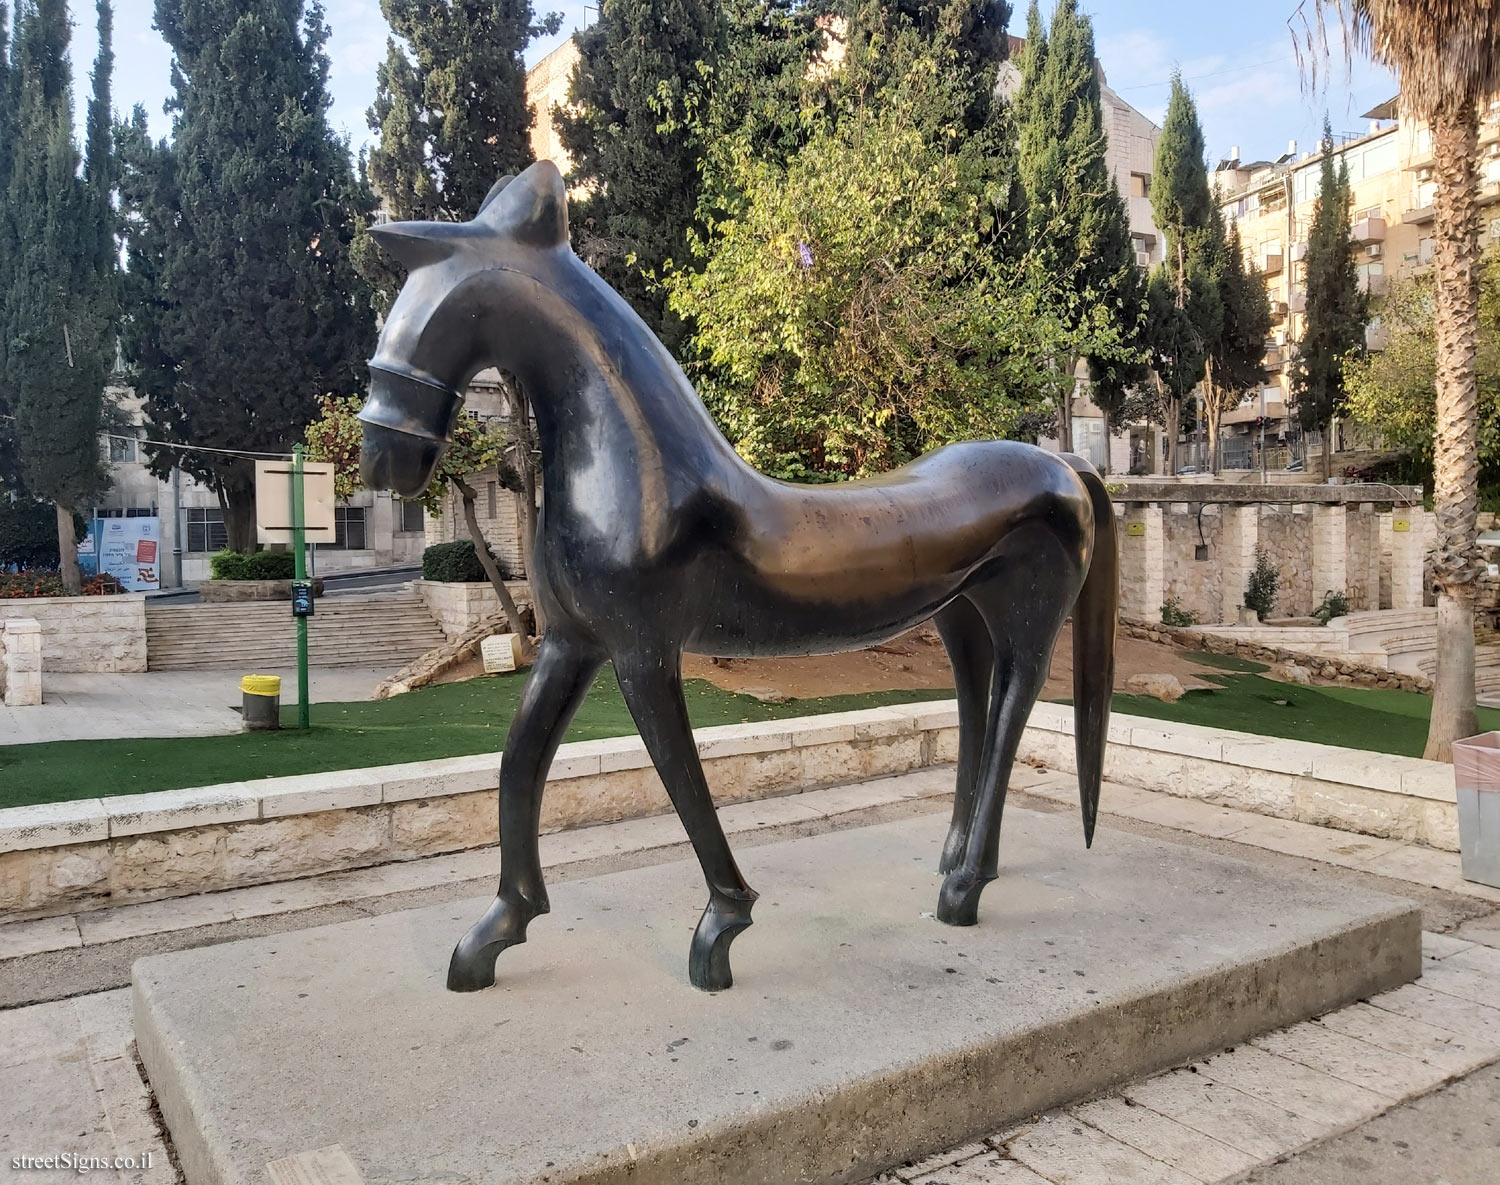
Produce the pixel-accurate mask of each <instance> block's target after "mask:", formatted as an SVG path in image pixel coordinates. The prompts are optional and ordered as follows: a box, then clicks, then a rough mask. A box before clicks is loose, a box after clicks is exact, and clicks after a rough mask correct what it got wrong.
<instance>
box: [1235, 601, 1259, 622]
mask: <svg viewBox="0 0 1500 1185" xmlns="http://www.w3.org/2000/svg"><path fill="white" fill-rule="evenodd" d="M1235 624H1236V625H1259V624H1260V616H1259V615H1258V614H1257V613H1256V612H1255V610H1254V609H1252V608H1250V606H1248V605H1241V606H1240V619H1239V621H1238V622H1236V623H1235Z"/></svg>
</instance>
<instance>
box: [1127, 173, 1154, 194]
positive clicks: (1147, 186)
mask: <svg viewBox="0 0 1500 1185" xmlns="http://www.w3.org/2000/svg"><path fill="white" fill-rule="evenodd" d="M1130 196H1131V197H1138V198H1143V197H1150V196H1151V174H1150V173H1132V174H1130Z"/></svg>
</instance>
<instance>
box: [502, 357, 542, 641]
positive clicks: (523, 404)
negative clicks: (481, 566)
mask: <svg viewBox="0 0 1500 1185" xmlns="http://www.w3.org/2000/svg"><path fill="white" fill-rule="evenodd" d="M511 394H512V399H511V412H512V415H511V434H512V436H513V437H514V438H515V441H516V452H517V454H518V456H517V461H518V464H517V468H518V469H520V471H521V486H522V490H521V492H520V493H519V494H517V495H516V497H517V499H518V500H519V509H520V511H521V516H520V519H521V563H522V565H523V566H524V567H525V569H526V579H527V580H530V581H532V582H533V583H532V586H531V612H532V615H533V616H534V617H535V618H536V632H537V633H538V634H539V635H540V634H544V633H546V632H547V620H546V617H545V616H544V615H543V613H542V602H541V598H540V597H538V596H537V595H536V584H535V580H536V532H537V510H536V490H537V476H538V474H537V460H536V459H537V447H536V438H535V436H534V435H533V434H532V431H531V404H530V402H529V401H528V400H527V398H526V392H525V391H523V390H522V389H521V386H520V384H519V383H516V382H514V381H512V383H511Z"/></svg>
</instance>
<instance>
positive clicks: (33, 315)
mask: <svg viewBox="0 0 1500 1185" xmlns="http://www.w3.org/2000/svg"><path fill="white" fill-rule="evenodd" d="M98 18H99V56H98V59H97V60H96V62H95V65H94V79H93V82H94V89H93V95H92V98H91V99H90V103H89V112H88V143H87V154H86V157H85V158H84V159H83V161H82V165H83V168H82V171H81V173H80V168H79V166H80V153H79V151H78V147H77V145H76V144H75V143H74V140H73V99H72V79H71V75H70V69H69V64H68V44H69V41H70V40H71V36H72V28H71V22H70V20H69V16H68V6H67V3H66V0H23V2H22V3H21V5H20V7H19V9H18V11H17V20H16V26H15V28H16V36H15V47H14V51H13V56H12V59H11V74H12V83H13V86H12V91H11V95H12V98H11V102H12V103H13V104H14V108H13V110H14V119H13V122H12V138H11V140H10V142H9V143H8V144H7V145H5V146H4V148H5V149H6V150H7V151H9V153H10V154H11V155H10V161H9V164H8V166H7V171H8V173H9V177H8V182H9V185H8V188H7V192H6V200H5V207H6V211H5V213H6V223H7V226H6V231H5V238H6V248H5V255H6V263H7V274H6V276H5V291H4V310H3V311H4V320H3V324H0V335H3V342H4V385H5V387H6V388H7V389H8V391H9V396H8V399H7V406H8V409H9V414H10V415H12V416H13V417H14V428H13V433H14V442H15V446H16V451H17V452H18V453H19V457H20V463H21V464H20V469H21V484H22V485H23V486H24V488H25V489H26V490H27V491H28V492H29V493H31V494H32V495H33V496H35V497H39V498H42V499H45V500H46V501H48V502H51V503H52V504H53V505H54V506H55V507H56V518H57V535H58V556H59V562H60V568H61V574H62V582H63V586H64V588H65V589H66V590H67V591H68V593H69V594H71V595H77V594H78V593H79V591H80V590H81V580H80V576H79V571H78V545H77V536H76V524H75V521H74V513H75V511H77V510H78V509H79V508H81V507H86V506H88V505H89V504H90V502H91V501H92V499H93V498H94V497H95V496H96V495H97V494H98V493H99V492H100V490H101V489H102V488H103V487H104V484H105V474H104V470H103V466H102V464H101V463H100V458H99V430H100V427H101V423H102V420H103V411H102V407H103V399H104V386H105V382H106V380H107V379H108V376H109V371H110V367H111V364H112V363H113V361H114V355H115V325H116V319H117V305H116V291H115V273H116V255H115V233H114V232H115V215H114V210H113V207H112V195H113V190H114V162H113V159H112V153H111V144H110V136H109V134H108V129H109V124H110V119H111V115H110V75H111V72H112V68H113V60H114V59H113V53H112V49H111V30H112V12H111V9H110V7H109V4H108V0H100V4H99V10H98Z"/></svg>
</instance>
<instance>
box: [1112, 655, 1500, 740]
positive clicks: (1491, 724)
mask: <svg viewBox="0 0 1500 1185" xmlns="http://www.w3.org/2000/svg"><path fill="white" fill-rule="evenodd" d="M1186 657H1189V658H1191V659H1192V660H1193V661H1194V662H1196V663H1200V664H1202V665H1204V666H1213V667H1218V668H1219V669H1220V670H1221V671H1223V672H1224V673H1223V674H1217V675H1204V676H1203V678H1204V679H1205V680H1206V681H1210V682H1214V683H1218V684H1219V685H1220V686H1219V687H1218V688H1215V689H1214V690H1211V691H1208V690H1199V691H1189V692H1188V693H1187V694H1186V695H1184V696H1183V697H1182V698H1181V699H1180V700H1178V701H1177V702H1176V703H1175V704H1167V703H1162V702H1161V701H1160V700H1156V699H1152V698H1151V697H1150V696H1144V695H1116V696H1115V697H1114V700H1113V705H1114V710H1115V711H1117V712H1128V713H1129V714H1131V715H1132V716H1149V717H1150V718H1152V719H1153V720H1176V721H1179V722H1181V723H1183V724H1203V725H1207V726H1209V727H1210V728H1229V729H1233V730H1235V731H1236V732H1250V733H1256V734H1257V735H1259V736H1269V737H1286V738H1288V739H1290V740H1297V741H1314V742H1316V743H1318V744H1322V745H1342V746H1344V747H1345V748H1349V749H1368V750H1370V751H1372V752H1376V753H1397V754H1401V755H1403V756H1406V757H1420V756H1422V748H1423V746H1424V745H1425V744H1426V743H1427V721H1428V718H1429V716H1430V715H1431V712H1432V700H1431V698H1430V697H1428V696H1425V695H1421V694H1419V693H1418V692H1414V691H1390V690H1386V689H1381V688H1374V689H1366V688H1360V687H1302V686H1299V685H1298V684H1295V683H1281V682H1278V681H1276V680H1274V679H1266V678H1263V677H1262V676H1261V675H1260V674H1259V673H1258V672H1261V671H1264V670H1265V669H1266V668H1265V666H1264V665H1263V664H1261V663H1255V662H1250V661H1248V660H1246V659H1241V658H1234V657H1232V656H1229V655H1221V654H1199V653H1197V652H1193V653H1191V654H1188V655H1186ZM1479 727H1480V729H1481V730H1483V731H1490V730H1493V729H1500V710H1497V709H1493V708H1480V709H1479Z"/></svg>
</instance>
